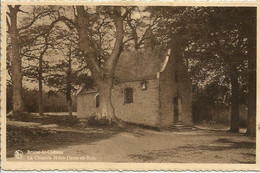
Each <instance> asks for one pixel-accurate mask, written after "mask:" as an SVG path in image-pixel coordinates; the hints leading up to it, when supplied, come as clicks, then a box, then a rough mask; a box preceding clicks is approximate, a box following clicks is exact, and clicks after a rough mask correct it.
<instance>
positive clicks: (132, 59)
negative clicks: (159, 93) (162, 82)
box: [114, 51, 168, 82]
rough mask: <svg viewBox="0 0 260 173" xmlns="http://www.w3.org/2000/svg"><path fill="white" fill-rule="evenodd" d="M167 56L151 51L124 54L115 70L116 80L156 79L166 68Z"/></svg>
mask: <svg viewBox="0 0 260 173" xmlns="http://www.w3.org/2000/svg"><path fill="white" fill-rule="evenodd" d="M166 61H168V58H167V57H166V54H165V53H164V54H159V53H156V52H151V51H149V52H148V51H143V52H138V51H131V52H125V51H124V52H122V53H121V55H120V58H119V60H118V62H117V66H116V69H115V75H114V77H115V79H116V80H118V81H120V82H127V81H128V82H129V81H140V80H148V79H155V78H156V75H157V72H160V71H161V70H162V69H163V68H164V67H165V66H166V63H167V62H166Z"/></svg>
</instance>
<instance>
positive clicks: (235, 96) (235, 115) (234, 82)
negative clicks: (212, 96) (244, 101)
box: [230, 67, 239, 133]
mask: <svg viewBox="0 0 260 173" xmlns="http://www.w3.org/2000/svg"><path fill="white" fill-rule="evenodd" d="M236 71H237V69H236V68H235V67H234V68H232V72H231V120H230V132H234V133H239V85H238V75H237V72H236Z"/></svg>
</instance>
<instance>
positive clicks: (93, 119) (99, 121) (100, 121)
mask: <svg viewBox="0 0 260 173" xmlns="http://www.w3.org/2000/svg"><path fill="white" fill-rule="evenodd" d="M87 124H88V125H89V126H95V127H101V126H108V125H109V120H108V118H106V117H99V116H98V115H96V114H93V115H91V116H89V117H88V118H87Z"/></svg>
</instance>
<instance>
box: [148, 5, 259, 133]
mask: <svg viewBox="0 0 260 173" xmlns="http://www.w3.org/2000/svg"><path fill="white" fill-rule="evenodd" d="M148 10H149V11H150V12H151V13H152V17H153V18H155V19H157V21H158V22H157V23H158V24H157V25H156V26H159V27H157V29H155V32H156V35H157V40H158V41H159V42H160V43H161V44H162V45H163V46H164V47H167V46H168V47H172V48H174V50H173V52H175V54H176V55H177V57H178V58H182V59H183V60H185V59H186V60H188V61H187V62H190V63H189V64H188V65H189V66H190V72H192V71H193V69H196V71H199V74H200V75H195V76H194V75H193V76H192V79H193V81H196V82H195V83H196V84H199V85H201V84H202V86H203V85H205V84H206V83H209V82H212V81H215V82H216V81H218V83H219V85H223V84H225V85H226V84H228V86H230V87H229V88H230V92H229V93H230V95H231V103H230V104H231V122H230V131H232V132H238V131H239V104H240V103H241V102H240V101H241V98H240V97H241V95H244V94H241V93H243V92H244V91H243V90H247V86H246V87H245V88H244V86H243V85H244V84H245V83H247V84H248V83H249V86H250V85H252V86H251V88H252V89H251V90H252V92H253V86H254V80H253V78H254V77H255V76H254V77H253V71H254V70H250V72H251V73H249V74H251V77H249V78H250V79H251V80H249V81H248V79H247V78H246V77H245V72H246V71H247V68H248V64H249V63H250V61H251V67H249V69H254V67H253V64H254V63H252V62H253V61H254V60H255V59H254V58H251V57H255V55H254V52H255V51H254V50H255V49H254V41H255V40H254V39H253V38H255V33H254V29H253V28H252V26H254V25H255V22H254V21H252V20H249V19H250V18H254V16H253V15H252V14H251V13H250V12H252V11H254V9H253V8H235V7H232V8H231V7H230V8H227V7H225V8H217V7H155V8H153V7H149V8H148ZM158 19H159V20H158ZM248 28H250V31H253V32H248ZM245 31H247V32H246V33H245ZM250 40H251V41H250ZM250 59H251V60H250ZM191 74H192V73H191ZM223 82H224V83H223ZM227 82H228V83H227ZM242 89H243V90H242ZM249 91H250V90H249ZM229 93H227V94H229ZM251 97H252V98H253V97H254V96H253V94H252V96H251ZM250 100H254V99H250ZM250 100H249V102H252V105H251V106H249V112H250V110H252V109H250V107H252V108H253V102H254V101H250ZM249 104H250V103H249ZM253 110H254V109H253ZM253 110H252V111H253ZM251 114H253V113H251ZM249 117H250V116H249ZM251 120H252V121H253V116H252V115H251ZM248 122H249V121H248ZM249 124H252V123H250V122H249Z"/></svg>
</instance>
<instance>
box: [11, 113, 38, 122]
mask: <svg viewBox="0 0 260 173" xmlns="http://www.w3.org/2000/svg"><path fill="white" fill-rule="evenodd" d="M7 118H8V119H9V120H14V121H24V122H29V121H30V120H31V119H33V116H32V115H30V114H29V113H27V112H13V111H11V112H9V113H8V115H7Z"/></svg>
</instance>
